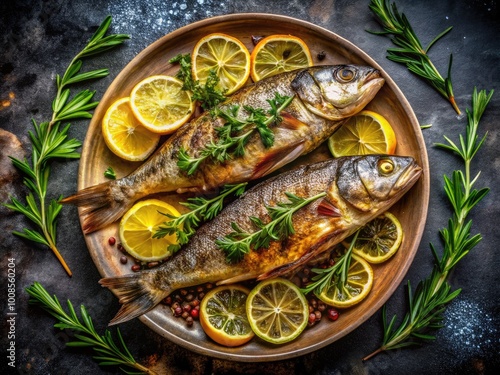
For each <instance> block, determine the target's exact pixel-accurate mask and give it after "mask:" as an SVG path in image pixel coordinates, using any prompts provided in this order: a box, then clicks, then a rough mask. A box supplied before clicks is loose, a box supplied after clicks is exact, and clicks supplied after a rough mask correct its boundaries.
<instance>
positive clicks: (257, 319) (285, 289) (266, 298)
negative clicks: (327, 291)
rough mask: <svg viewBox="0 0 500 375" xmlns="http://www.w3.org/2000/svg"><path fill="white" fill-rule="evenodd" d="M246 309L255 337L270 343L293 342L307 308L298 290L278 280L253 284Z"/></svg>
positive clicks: (303, 326)
mask: <svg viewBox="0 0 500 375" xmlns="http://www.w3.org/2000/svg"><path fill="white" fill-rule="evenodd" d="M246 309H247V316H248V321H249V322H250V325H251V327H252V330H253V331H254V332H255V334H256V335H257V336H259V337H260V338H262V339H263V340H265V341H268V342H271V343H273V344H283V343H285V342H289V341H292V340H293V339H295V338H296V337H297V336H298V335H300V333H301V332H302V331H303V330H304V328H306V326H307V321H308V318H309V305H308V303H307V300H306V298H305V297H304V295H303V294H302V292H301V291H300V289H299V288H298V287H297V286H296V285H295V284H293V283H292V282H290V281H288V280H285V279H282V278H275V279H269V280H265V281H262V282H260V283H259V284H257V286H255V288H254V289H253V290H252V291H251V292H250V294H249V295H248V299H247V306H246Z"/></svg>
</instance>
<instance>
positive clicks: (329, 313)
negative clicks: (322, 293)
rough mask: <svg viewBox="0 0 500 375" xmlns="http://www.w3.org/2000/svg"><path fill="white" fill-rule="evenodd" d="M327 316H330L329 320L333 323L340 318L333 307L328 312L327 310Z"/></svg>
mask: <svg viewBox="0 0 500 375" xmlns="http://www.w3.org/2000/svg"><path fill="white" fill-rule="evenodd" d="M326 315H327V316H328V319H330V320H333V321H335V320H337V319H338V318H339V312H338V311H337V310H335V309H334V308H333V307H330V308H329V309H328V310H326Z"/></svg>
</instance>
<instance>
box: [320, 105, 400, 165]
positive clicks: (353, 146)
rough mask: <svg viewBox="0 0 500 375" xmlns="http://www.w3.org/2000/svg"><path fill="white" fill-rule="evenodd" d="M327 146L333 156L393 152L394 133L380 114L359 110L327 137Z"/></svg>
mask: <svg viewBox="0 0 500 375" xmlns="http://www.w3.org/2000/svg"><path fill="white" fill-rule="evenodd" d="M328 148H329V149H330V152H331V153H332V155H333V156H334V157H339V156H352V155H368V154H393V153H394V151H395V150H396V135H395V133H394V130H393V129H392V127H391V125H390V124H389V122H388V121H387V120H386V119H385V118H384V117H383V116H382V115H380V114H378V113H375V112H372V111H361V112H360V113H358V114H357V115H355V116H353V117H351V118H350V119H349V120H347V122H346V123H345V124H344V125H342V126H341V127H340V128H339V129H338V130H337V131H336V132H335V133H333V135H332V136H331V137H330V138H329V139H328Z"/></svg>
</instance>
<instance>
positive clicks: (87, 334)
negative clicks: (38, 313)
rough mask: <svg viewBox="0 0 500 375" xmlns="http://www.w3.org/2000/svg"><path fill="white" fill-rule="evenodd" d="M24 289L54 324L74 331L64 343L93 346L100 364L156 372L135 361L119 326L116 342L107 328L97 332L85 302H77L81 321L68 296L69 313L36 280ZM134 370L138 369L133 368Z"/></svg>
mask: <svg viewBox="0 0 500 375" xmlns="http://www.w3.org/2000/svg"><path fill="white" fill-rule="evenodd" d="M26 292H27V293H28V294H29V295H30V296H31V299H30V301H29V302H30V303H31V304H39V305H41V307H42V308H43V309H44V310H45V311H47V312H48V313H49V314H50V315H52V316H53V317H54V318H56V319H57V321H58V322H57V323H56V324H54V327H56V328H59V329H61V330H63V329H70V330H73V331H75V332H77V333H75V334H74V338H75V340H73V341H69V342H67V343H66V345H67V346H71V347H92V348H93V349H94V351H95V352H96V353H97V355H96V356H94V359H95V360H96V361H98V363H99V365H100V366H126V367H128V368H132V369H134V370H138V371H140V372H139V373H141V374H150V375H152V374H156V373H155V372H154V371H153V370H150V369H148V368H147V367H145V366H143V365H141V364H140V363H138V362H137V361H136V360H135V359H134V357H133V356H132V354H131V353H130V351H129V350H128V348H127V346H126V344H125V342H124V341H123V338H122V335H121V333H120V330H119V329H118V328H117V330H116V334H117V336H118V344H117V343H115V342H114V340H113V337H112V335H111V332H110V331H109V330H106V331H105V332H104V335H102V336H101V335H100V334H99V333H97V331H96V330H95V328H94V324H93V323H92V318H91V317H90V315H89V314H88V312H87V309H86V308H85V306H83V305H81V306H80V315H81V319H82V321H80V319H79V318H78V316H77V315H76V312H75V309H74V307H73V305H72V304H71V302H70V301H69V300H68V302H67V303H68V310H69V313H67V312H66V311H64V309H63V307H62V306H61V304H60V302H59V300H58V299H57V297H56V296H55V295H54V296H51V295H50V294H49V293H48V292H47V291H46V290H45V288H44V287H43V286H42V285H41V284H40V283H38V282H35V283H34V284H33V285H31V286H30V287H28V288H26ZM120 369H121V370H122V371H123V372H125V373H127V374H131V372H130V371H127V370H125V369H124V368H122V367H120ZM134 373H137V372H134Z"/></svg>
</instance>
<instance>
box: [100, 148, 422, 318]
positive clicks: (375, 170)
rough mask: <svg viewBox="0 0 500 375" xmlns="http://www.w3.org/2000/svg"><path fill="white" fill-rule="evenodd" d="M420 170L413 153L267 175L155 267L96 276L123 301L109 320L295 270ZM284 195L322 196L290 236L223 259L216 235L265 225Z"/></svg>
mask: <svg viewBox="0 0 500 375" xmlns="http://www.w3.org/2000/svg"><path fill="white" fill-rule="evenodd" d="M421 172H422V169H421V168H420V167H419V166H418V165H417V163H416V162H415V161H414V159H413V158H411V157H402V156H386V155H370V156H355V157H344V158H339V159H332V160H327V161H323V162H319V163H315V164H310V165H305V166H302V167H299V168H296V169H293V170H290V171H288V172H283V173H281V174H279V175H277V176H274V177H272V178H269V179H268V180H265V181H264V182H261V183H260V184H257V185H256V186H254V187H253V188H252V189H250V190H248V191H247V192H246V193H245V194H244V195H243V196H242V197H240V198H239V199H237V200H235V201H234V202H233V203H231V204H229V205H228V206H227V207H226V208H225V209H224V210H223V211H222V212H221V213H220V214H219V216H217V217H216V218H215V219H213V220H212V221H210V222H208V223H206V224H204V225H203V226H202V227H200V229H198V231H197V233H196V234H195V235H194V236H193V237H192V239H191V241H190V242H189V243H188V244H187V245H185V247H184V248H183V249H181V251H180V252H178V253H176V254H175V255H174V256H173V257H172V258H171V259H169V260H168V261H166V262H164V263H163V264H162V265H161V266H160V267H158V268H156V269H152V270H146V271H142V272H139V273H134V274H131V275H125V276H120V277H116V278H104V279H101V280H100V281H99V282H100V284H102V285H103V286H106V287H108V288H110V289H112V290H113V291H114V292H115V293H116V294H117V296H118V297H119V300H120V302H121V303H122V304H123V305H122V307H121V309H120V310H119V312H118V314H117V315H116V316H115V317H114V318H113V320H112V321H111V324H116V323H121V322H125V321H127V320H129V319H132V318H134V317H137V316H139V315H141V314H143V313H145V312H147V311H148V310H150V309H151V308H153V307H154V306H155V305H157V304H158V303H159V302H160V301H161V300H162V299H163V298H165V297H166V296H168V295H169V294H170V293H171V292H172V291H174V290H176V289H180V288H186V287H190V286H194V285H198V284H202V283H205V282H217V283H218V284H226V283H234V282H239V281H243V280H248V279H254V278H256V279H259V280H260V279H266V278H269V277H275V276H278V275H283V274H285V273H288V272H290V271H293V270H294V269H296V268H297V267H299V266H301V265H303V264H304V263H306V262H308V261H309V260H311V259H312V258H314V257H316V256H318V255H319V254H321V253H322V252H324V251H326V250H328V249H330V248H331V247H332V246H333V245H335V244H337V243H339V242H341V241H342V240H343V239H344V238H346V237H347V236H349V235H351V234H352V233H354V232H355V231H356V230H357V229H358V228H360V227H361V226H363V225H364V224H366V223H367V222H368V221H370V220H371V219H373V218H375V217H376V216H378V215H379V214H381V213H382V212H384V211H385V210H387V209H388V208H389V207H390V206H391V205H392V204H394V203H395V202H396V201H398V200H399V198H401V197H402V196H403V194H404V193H405V192H406V191H408V190H409V189H410V188H411V187H412V186H413V184H414V183H415V182H416V181H417V179H418V178H419V176H420V174H421ZM286 192H289V193H293V194H295V195H296V196H298V197H302V198H310V197H313V196H315V195H318V194H320V193H326V194H325V195H324V197H321V198H319V199H318V200H315V201H313V202H312V203H310V204H308V205H306V206H304V207H302V208H300V209H299V210H298V211H296V212H295V213H294V214H293V216H292V223H293V227H294V230H295V233H294V234H291V235H290V236H289V237H287V238H285V239H283V240H279V241H271V243H270V246H269V248H267V249H266V248H262V249H254V251H251V252H250V253H248V254H246V255H245V256H244V258H243V259H242V260H241V261H239V262H237V263H229V262H228V261H227V258H226V253H225V252H224V251H223V250H221V249H220V248H219V247H218V245H217V244H216V240H217V239H221V238H223V237H225V236H227V235H228V234H229V233H230V232H231V231H232V230H233V229H232V223H236V224H237V225H238V226H239V227H240V228H241V229H242V230H243V231H245V232H248V233H252V232H254V231H255V230H256V228H255V226H254V223H253V221H252V219H250V217H251V216H254V217H257V218H259V219H260V220H262V221H263V222H264V223H267V222H269V220H270V218H269V215H268V211H267V208H266V206H275V205H276V204H277V203H280V202H286V201H287V198H286V195H285V193H286Z"/></svg>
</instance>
